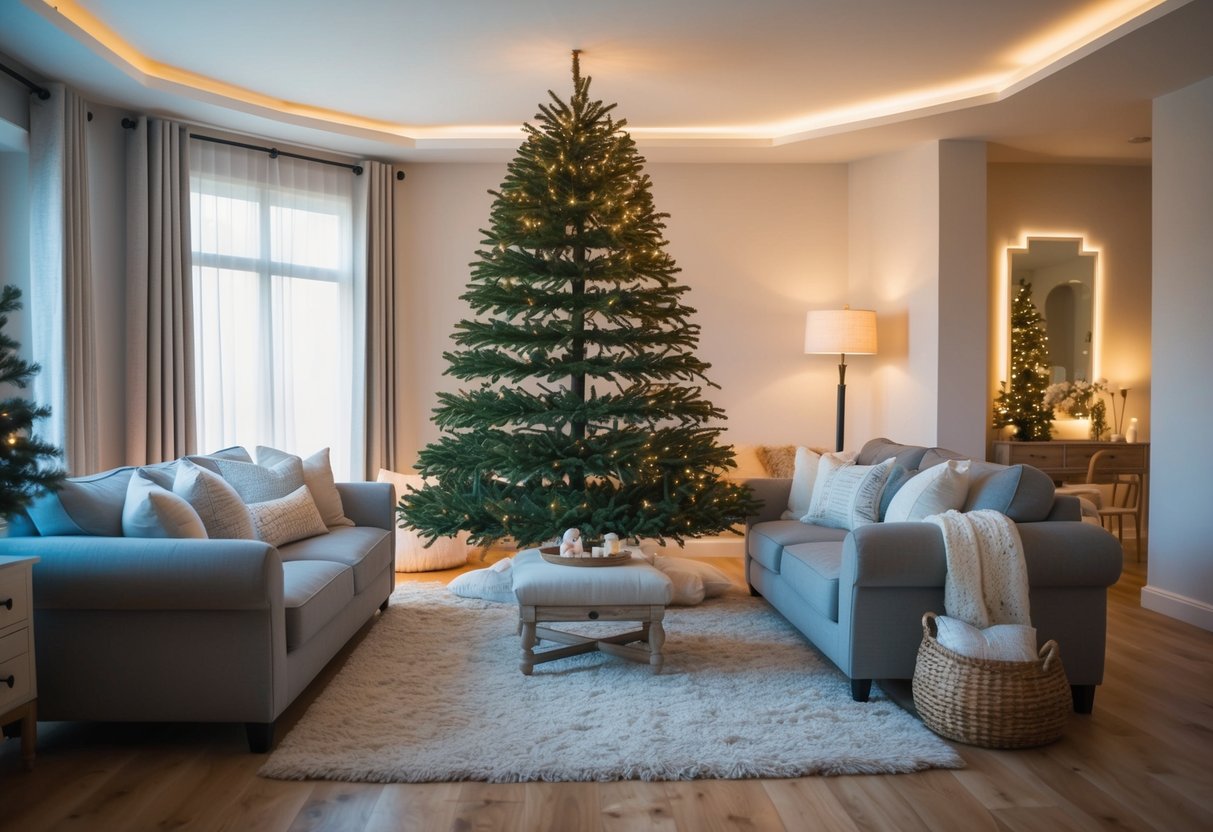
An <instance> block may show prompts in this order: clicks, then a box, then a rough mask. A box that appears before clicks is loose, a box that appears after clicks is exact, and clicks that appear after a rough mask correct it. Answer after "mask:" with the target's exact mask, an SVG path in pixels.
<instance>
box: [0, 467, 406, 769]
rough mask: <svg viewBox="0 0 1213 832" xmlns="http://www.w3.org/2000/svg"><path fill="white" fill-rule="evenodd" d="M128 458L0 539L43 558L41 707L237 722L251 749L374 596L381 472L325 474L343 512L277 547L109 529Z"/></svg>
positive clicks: (384, 514) (38, 636)
mask: <svg viewBox="0 0 1213 832" xmlns="http://www.w3.org/2000/svg"><path fill="white" fill-rule="evenodd" d="M246 458H247V455H246ZM172 464H173V463H168V464H167V466H171V465H172ZM161 467H165V466H161ZM133 470H134V469H131V468H119V469H115V470H113V471H107V472H105V473H103V474H98V475H96V476H94V477H86V478H81V479H80V480H79V481H78V482H83V483H86V484H87V487H88V488H89V489H90V490H89V491H88V494H89V502H90V505H88V506H87V507H82V505H81V501H80V500H79V499H76V500H73V501H72V504H71V505H70V506H68V505H63V504H58V503H52V504H50V505H49V508H50V509H53V511H50V512H49V513H48V511H47V509H48V505H47V504H45V503H44V504H43V505H39V506H35V508H36V509H39V510H40V511H41V516H42V517H47V516H52V517H53V516H54V514H55V512H60V511H62V516H61V517H60V518H59V520H57V521H54V522H51V524H50V526H49V527H48V526H47V522H50V521H44V523H43V527H44V528H49V530H51V531H54V532H56V533H54V534H50V535H44V534H40V533H39V528H38V526H37V524H36V523H34V522H31V520H30V518H29V516H28V515H26V516H19V517H17V518H14V519H13V521H12V522H11V523H10V528H9V534H8V537H7V538H5V539H3V540H0V554H5V555H37V556H38V557H40V558H41V561H40V562H39V563H38V564H37V565H35V567H34V574H33V591H34V632H35V644H36V660H37V673H38V718H39V719H45V720H89V721H94V720H95V721H119V722H140V721H149V722H236V723H241V722H242V723H245V725H246V728H247V731H248V741H249V747H250V749H251V750H253V751H265V750H268V749H269V748H270V747H271V746H272V744H273V734H274V721H275V720H276V719H277V718H278V716H279V715H280V714H281V713H282V712H283V711H284V710H285V709H286V708H287V706H288V705H290V703H291V702H292V701H293V700H294V699H295V697H296V696H298V695H299V693H300V692H302V691H303V689H304V688H305V687H307V685H308V683H309V682H311V681H312V679H314V678H315V677H316V674H317V673H319V672H320V670H321V669H322V668H323V667H324V666H325V665H326V664H327V663H328V662H329V660H330V659H332V658H333V656H334V655H336V653H337V652H338V651H339V650H340V649H341V648H342V647H343V646H344V645H345V644H346V643H347V642H348V641H349V639H350V637H351V636H353V635H354V634H355V633H356V632H357V631H358V630H359V629H360V628H361V627H362V626H363V625H364V624H366V623H367V621H368V620H369V619H370V618H371V617H372V616H373V615H374V614H375V612H376V610H377V609H382V608H385V607H386V605H387V601H388V596H389V595H390V594H391V592H392V588H393V585H394V582H395V571H394V566H393V556H394V547H395V498H394V494H393V490H392V486H391V485H389V484H386V483H337V484H336V488H337V491H338V493H339V494H340V501H341V503H342V508H343V510H344V513H345V516H346V517H347V518H348V519H349V520H351V521H352V522H353V524H354V525H352V526H336V527H333V528H330V529H329V532H328V533H327V534H321V535H319V536H316V537H311V538H308V539H304V540H298V541H296V542H293V543H287V544H284V545H282V546H281V547H278V548H276V547H274V546H271V545H269V544H268V543H264V542H262V541H260V540H219V539H206V540H195V539H168V538H136V537H123V536H121V534H122V526H121V516H122V509H123V497H124V495H125V492H126V482H127V481H128V480H129V479H130V478H131V472H132V471H133ZM74 496H76V497H78V496H79V490H78V491H77V493H76V494H75V495H74ZM43 500H44V501H46V500H51V501H57V500H58V498H57V497H56V496H54V495H51V496H48V497H44V498H43ZM65 503H66V501H65ZM31 511H33V509H31ZM34 513H35V516H38V512H34ZM73 514H74V516H73ZM59 521H62V522H59ZM69 521H70V523H69ZM73 527H74V528H73Z"/></svg>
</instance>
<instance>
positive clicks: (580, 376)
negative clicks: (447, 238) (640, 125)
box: [399, 52, 756, 545]
mask: <svg viewBox="0 0 1213 832" xmlns="http://www.w3.org/2000/svg"><path fill="white" fill-rule="evenodd" d="M589 87H590V79H589V78H582V77H581V75H580V67H579V62H578V59H577V53H576V52H574V54H573V96H572V98H571V99H570V100H569V101H568V102H567V103H566V102H565V101H563V100H561V99H560V98H559V97H557V96H556V95H555V94H554V93H550V95H551V98H552V101H551V103H550V104H548V105H546V106H543V105H541V106H540V108H539V109H540V112H539V114H538V115H537V116H536V117H535V118H536V124H534V125H532V124H526V125H524V130H525V131H526V134H527V138H526V140H525V141H524V142H523V144H522V146H521V147H520V148H519V149H518V154H517V156H516V157H515V158H514V160H513V161H512V162H510V164H509V167H508V172H507V175H506V179H505V181H504V183H503V184H502V185H501V189H500V190H499V191H493V192H491V193H492V194H493V196H494V197H495V199H494V201H493V206H492V213H491V226H492V227H491V228H490V229H489V230H485V231H483V232H482V233H483V234H484V236H485V239H484V246H485V247H484V249H483V250H481V251H478V252H477V253H476V254H477V260H476V261H475V262H474V263H472V280H471V282H470V283H469V284H468V286H467V291H466V292H465V293H464V294H463V295H462V298H463V300H465V301H467V303H468V304H469V305H470V306H471V308H472V311H473V312H474V313H476V315H477V317H476V318H475V319H472V320H464V321H461V322H460V323H459V324H458V325H457V326H456V330H457V331H456V333H455V334H454V335H453V336H452V337H453V338H454V340H455V342H456V343H457V344H458V347H459V348H458V349H457V350H454V351H452V352H448V353H446V354H445V355H444V357H445V359H446V361H447V363H448V365H449V366H448V368H447V373H448V374H450V375H452V376H454V377H455V378H457V379H460V380H461V381H465V382H471V383H472V384H473V386H472V387H471V389H467V390H461V391H460V392H458V393H444V394H440V396H439V406H438V407H437V408H436V409H435V411H434V413H435V417H434V421H435V422H436V424H437V425H438V427H439V428H440V429H441V430H442V431H443V435H442V437H441V438H440V439H439V440H438V441H437V442H434V443H433V444H431V445H429V446H427V447H426V448H424V449H422V451H421V453H420V455H419V462H418V468H419V471H420V473H421V474H423V475H425V476H426V477H428V478H430V479H429V480H428V482H429V484H428V485H426V486H425V487H424V488H422V489H421V490H419V491H416V492H412V493H409V494H406V495H404V496H403V498H402V500H401V504H400V508H399V514H400V518H401V520H402V525H405V526H407V527H411V528H413V529H416V530H417V531H418V532H419V533H420V534H421V535H422V536H425V537H429V538H434V537H447V536H453V535H455V534H457V533H458V532H460V531H466V532H468V533H469V535H470V539H471V540H472V542H475V543H488V542H491V541H493V540H498V539H502V538H513V539H514V540H515V541H517V542H518V543H520V544H523V545H526V544H535V543H540V542H543V541H547V540H551V539H553V538H556V537H559V536H560V535H561V533H562V532H563V531H564V530H565V529H566V528H571V527H577V528H580V529H581V531H582V534H583V535H585V536H586V537H587V538H596V537H599V536H601V535H602V534H604V533H606V532H615V533H617V534H618V535H620V537H628V536H635V537H658V538H665V537H671V538H673V539H674V540H677V541H681V540H682V538H683V537H684V536H695V535H703V534H712V533H715V532H719V531H724V530H726V529H729V528H730V527H732V526H734V525H735V524H737V523H739V522H741V521H742V520H743V519H744V517H745V516H746V515H747V514H748V513H751V512H752V511H753V510H754V508H755V507H756V506H755V504H754V502H753V501H752V500H751V498H750V496H749V491H748V489H746V488H745V487H744V486H742V485H739V484H737V483H734V482H730V481H729V480H727V479H724V478H723V477H722V474H723V473H724V472H725V470H726V469H727V468H730V467H733V465H734V462H733V453H732V448H731V447H729V446H727V445H721V444H720V443H719V442H718V441H717V440H718V439H719V436H720V433H721V428H720V427H718V426H717V425H716V424H715V423H717V422H719V420H721V419H723V418H724V413H723V412H722V411H721V410H720V409H719V408H717V407H715V406H713V405H712V404H711V403H710V402H708V401H707V400H705V399H704V398H703V396H702V395H701V390H702V386H703V385H710V384H711V382H710V381H708V379H707V376H706V375H705V372H706V370H707V369H708V366H709V365H708V364H706V363H705V362H703V361H702V360H700V359H699V358H698V357H696V356H695V354H694V350H695V347H696V346H697V344H698V336H699V327H698V325H696V324H695V323H693V322H692V321H691V315H692V314H693V313H694V311H695V310H693V309H691V308H690V307H688V306H686V305H684V304H683V303H682V296H683V294H684V293H685V292H686V291H687V287H686V286H680V285H679V284H678V283H677V282H676V281H675V279H674V275H675V274H676V273H677V272H678V269H677V267H676V266H675V265H674V261H673V259H672V258H671V257H670V256H669V255H668V254H667V253H666V251H665V246H666V241H665V240H664V239H663V237H662V230H663V229H664V227H665V225H664V223H663V222H662V219H663V218H664V217H665V216H666V215H664V214H660V213H657V212H656V211H655V210H654V207H653V198H652V194H651V192H650V180H649V178H648V176H647V175H646V174H645V173H644V172H643V162H644V159H643V158H642V157H641V156H640V155H639V154H638V153H637V152H636V145H635V143H634V142H633V141H632V138H631V136H629V135H628V133H627V132H625V131H624V130H623V127H624V125H625V122H624V121H622V120H620V121H615V120H614V119H613V118H612V117H611V114H610V112H611V110H612V109H613V107H614V105H604V104H603V103H602V102H601V101H593V100H591V99H590V97H589Z"/></svg>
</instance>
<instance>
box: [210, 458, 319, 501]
mask: <svg viewBox="0 0 1213 832" xmlns="http://www.w3.org/2000/svg"><path fill="white" fill-rule="evenodd" d="M213 461H214V463H215V466H216V467H217V468H218V469H219V475H220V476H221V477H223V478H224V479H225V480H227V481H228V483H230V484H231V486H232V488H234V489H236V493H237V494H239V495H240V499H242V500H244V502H246V503H264V502H266V501H267V500H277V499H280V498H282V497H285V496H286V495H287V494H290V493H291V492H292V491H294V490H296V489H297V488H299V487H300V486H302V485H304V484H305V483H304V481H303V460H301V459H300V458H299V457H297V456H287V457H285V458H283V459H280V460H279V461H278V462H275V463H274V464H273V465H258V464H257V463H255V462H241V461H240V460H236V459H215V460H213Z"/></svg>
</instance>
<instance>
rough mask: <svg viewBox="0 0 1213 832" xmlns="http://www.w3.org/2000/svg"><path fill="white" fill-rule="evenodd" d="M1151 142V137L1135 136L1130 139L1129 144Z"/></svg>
mask: <svg viewBox="0 0 1213 832" xmlns="http://www.w3.org/2000/svg"><path fill="white" fill-rule="evenodd" d="M1149 141H1150V137H1149V136H1134V137H1133V138H1131V139H1129V144H1147V143H1149Z"/></svg>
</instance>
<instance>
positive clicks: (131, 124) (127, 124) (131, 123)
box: [122, 118, 362, 176]
mask: <svg viewBox="0 0 1213 832" xmlns="http://www.w3.org/2000/svg"><path fill="white" fill-rule="evenodd" d="M136 124H138V122H136V121H135V120H134V119H133V118H124V119H122V126H123V127H124V128H125V129H127V130H133V129H135V125H136ZM190 138H191V139H198V140H199V141H202V142H214V143H215V144H226V145H228V146H230V147H243V148H244V149H245V150H257V151H260V152H261V153H268V154H269V156H270V158H271V159H277V158H278V157H279V156H289V157H290V158H292V159H302V160H303V161H305V162H319V163H320V164H322V165H332V166H333V167H336V168H345V169H347V170H351V171H353V172H354V175H355V176H362V165H351V164H349V163H348V162H334V161H333V160H332V159H319V158H317V157H315V156H304V155H303V154H301V153H291V152H290V151H289V150H279V149H278V148H276V147H264V146H262V145H259V144H248V143H246V142H234V141H232V140H231V139H220V138H216V137H215V136H203V135H201V134H200V133H190Z"/></svg>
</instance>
